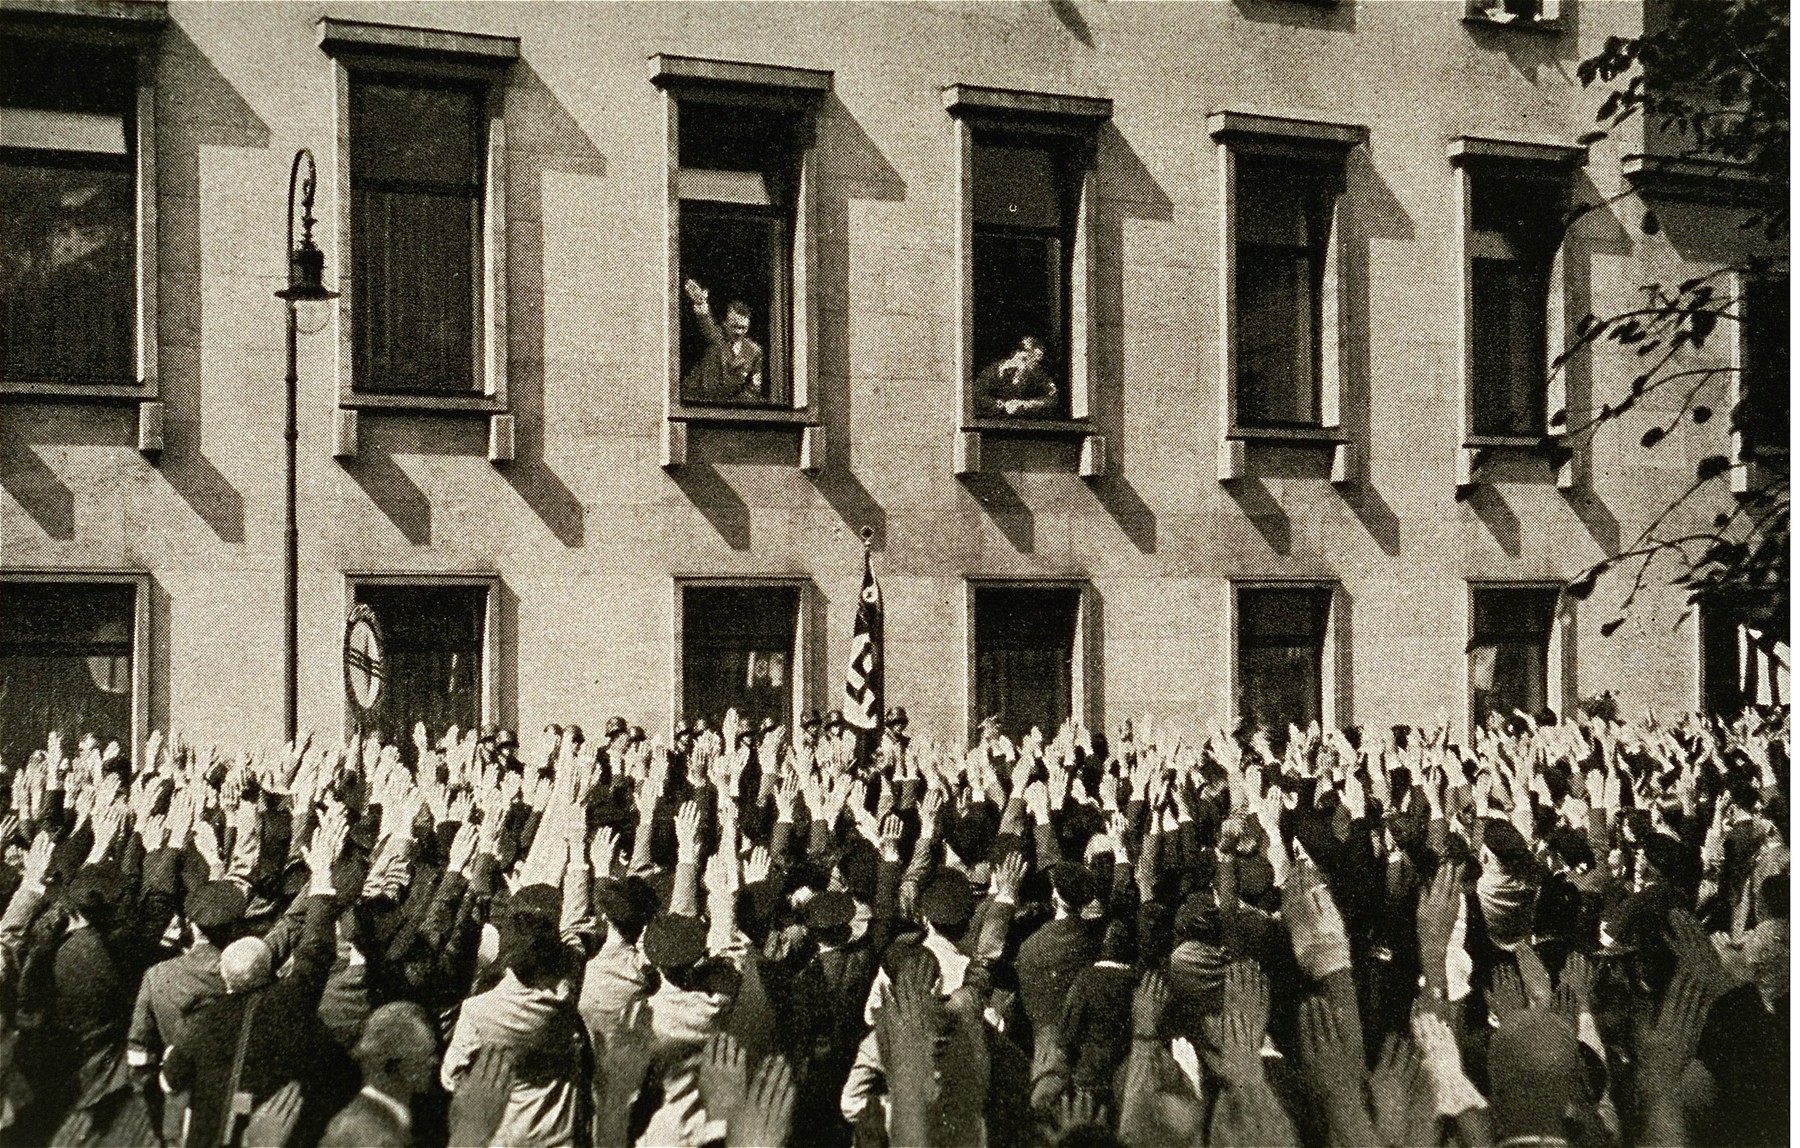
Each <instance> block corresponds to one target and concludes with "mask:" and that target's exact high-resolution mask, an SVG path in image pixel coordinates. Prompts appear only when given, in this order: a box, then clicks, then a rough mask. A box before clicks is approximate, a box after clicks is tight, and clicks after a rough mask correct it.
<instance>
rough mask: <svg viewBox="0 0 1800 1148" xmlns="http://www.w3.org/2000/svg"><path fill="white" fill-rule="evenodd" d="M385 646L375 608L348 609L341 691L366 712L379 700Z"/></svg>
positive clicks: (352, 703) (353, 703) (351, 702)
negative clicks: (342, 687) (348, 616)
mask: <svg viewBox="0 0 1800 1148" xmlns="http://www.w3.org/2000/svg"><path fill="white" fill-rule="evenodd" d="M384 645H385V643H384V642H383V640H382V637H381V622H380V621H379V620H378V619H377V618H376V617H375V611H373V610H371V609H369V607H367V606H358V607H356V609H354V610H352V611H350V618H349V620H348V621H347V622H346V623H345V624H344V692H345V694H346V695H347V696H348V697H349V699H350V704H351V705H353V706H355V707H356V708H357V709H358V710H360V711H362V712H363V713H365V714H366V713H368V712H369V711H371V710H373V709H374V708H375V707H376V705H377V704H379V703H380V701H381V685H382V672H383V670H382V652H383V650H382V648H383V646H384Z"/></svg>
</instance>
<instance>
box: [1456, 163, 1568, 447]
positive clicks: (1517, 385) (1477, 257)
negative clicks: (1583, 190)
mask: <svg viewBox="0 0 1800 1148" xmlns="http://www.w3.org/2000/svg"><path fill="white" fill-rule="evenodd" d="M1563 199H1564V185H1563V184H1562V182H1560V181H1552V180H1545V179H1534V178H1527V177H1509V176H1504V175H1496V174H1491V173H1477V174H1476V175H1475V176H1474V186H1473V188H1472V195H1471V216H1472V218H1471V220H1470V224H1471V227H1472V229H1473V232H1474V234H1473V235H1472V236H1471V241H1470V247H1471V250H1472V258H1471V261H1470V262H1471V266H1470V269H1469V275H1470V282H1469V291H1470V310H1471V312H1472V314H1473V319H1472V324H1473V329H1472V330H1471V331H1470V342H1471V354H1472V359H1473V364H1472V366H1473V377H1472V380H1471V384H1472V385H1471V395H1470V407H1471V410H1470V424H1471V429H1472V431H1473V433H1475V434H1478V435H1495V436H1503V437H1526V438H1528V437H1535V436H1541V435H1542V434H1544V432H1545V429H1546V417H1547V411H1546V409H1545V408H1546V403H1547V395H1548V388H1549V350H1548V347H1549V342H1548V340H1549V322H1550V317H1549V310H1550V274H1551V270H1552V266H1553V262H1554V259H1555V256H1556V248H1557V244H1558V241H1559V238H1560V228H1561V225H1562V211H1563Z"/></svg>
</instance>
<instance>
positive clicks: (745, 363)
mask: <svg viewBox="0 0 1800 1148" xmlns="http://www.w3.org/2000/svg"><path fill="white" fill-rule="evenodd" d="M678 123H679V132H680V143H679V148H678V151H679V160H680V170H679V172H678V173H677V186H678V187H679V189H680V224H679V227H680V260H681V267H680V276H681V282H682V289H683V296H684V305H683V307H682V312H681V401H682V402H683V403H694V404H719V405H727V406H757V407H792V406H793V405H794V393H793V385H792V374H793V372H792V364H793V347H792V338H791V332H792V329H793V319H794V311H793V308H794V301H793V292H794V224H795V210H796V204H797V202H798V200H799V190H800V159H801V153H802V151H803V148H802V146H801V145H802V134H801V133H802V129H803V127H805V126H807V125H808V124H809V123H810V117H806V116H803V115H802V114H801V113H800V112H797V111H792V110H785V109H775V108H761V107H751V106H742V105H733V104H724V103H712V102H708V101H704V100H698V99H683V100H681V101H680V104H679V119H678Z"/></svg>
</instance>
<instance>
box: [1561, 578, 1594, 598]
mask: <svg viewBox="0 0 1800 1148" xmlns="http://www.w3.org/2000/svg"><path fill="white" fill-rule="evenodd" d="M1599 573H1600V572H1599V571H1597V570H1589V571H1588V572H1587V573H1585V574H1583V575H1582V576H1581V577H1579V578H1577V579H1575V581H1573V582H1571V583H1569V585H1568V586H1567V587H1566V588H1565V589H1564V590H1563V593H1565V594H1567V595H1568V596H1569V597H1571V598H1573V599H1575V600H1576V601H1577V602H1585V601H1587V599H1588V596H1589V595H1590V594H1592V593H1593V592H1594V582H1595V581H1596V580H1597V579H1598V577H1599Z"/></svg>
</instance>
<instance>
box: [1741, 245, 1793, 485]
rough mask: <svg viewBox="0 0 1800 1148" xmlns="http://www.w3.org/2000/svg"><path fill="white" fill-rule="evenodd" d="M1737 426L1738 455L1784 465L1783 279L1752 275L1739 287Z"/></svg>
mask: <svg viewBox="0 0 1800 1148" xmlns="http://www.w3.org/2000/svg"><path fill="white" fill-rule="evenodd" d="M1742 307H1743V319H1742V324H1743V331H1742V339H1743V353H1742V359H1741V363H1740V371H1741V377H1740V378H1739V381H1738V393H1739V395H1740V396H1741V398H1740V399H1739V402H1740V404H1741V406H1740V408H1739V410H1738V411H1737V415H1736V418H1737V430H1738V433H1739V435H1740V436H1741V437H1740V442H1741V443H1742V446H1741V453H1742V455H1743V456H1744V457H1745V458H1747V459H1750V460H1752V461H1755V462H1760V463H1763V464H1764V465H1769V464H1771V463H1779V464H1785V463H1786V460H1787V452H1788V412H1789V401H1790V396H1789V393H1788V340H1789V338H1790V330H1789V327H1788V281H1787V279H1786V278H1785V277H1784V278H1778V279H1777V278H1767V279H1752V280H1750V281H1749V282H1748V283H1747V284H1746V285H1745V288H1744V299H1743V303H1742Z"/></svg>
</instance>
